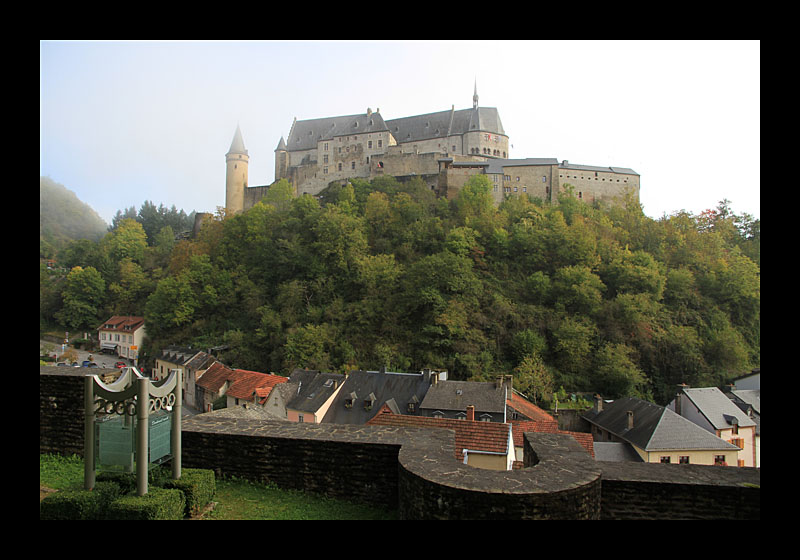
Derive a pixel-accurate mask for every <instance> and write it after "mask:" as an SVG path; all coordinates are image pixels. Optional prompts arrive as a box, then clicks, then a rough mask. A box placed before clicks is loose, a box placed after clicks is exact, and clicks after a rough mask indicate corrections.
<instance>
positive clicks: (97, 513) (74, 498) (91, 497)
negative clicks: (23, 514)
mask: <svg viewBox="0 0 800 560" xmlns="http://www.w3.org/2000/svg"><path fill="white" fill-rule="evenodd" d="M119 495H120V489H119V486H117V484H115V483H114V482H110V481H106V482H98V483H97V484H95V487H94V490H83V489H81V490H75V489H70V490H62V491H60V492H56V493H55V494H51V495H49V496H47V497H45V498H44V499H43V500H42V501H41V502H39V519H42V520H48V521H49V520H74V519H87V520H97V519H104V518H106V515H107V512H108V509H109V505H110V504H111V503H112V502H113V501H114V500H116V499H117V498H118V497H119Z"/></svg>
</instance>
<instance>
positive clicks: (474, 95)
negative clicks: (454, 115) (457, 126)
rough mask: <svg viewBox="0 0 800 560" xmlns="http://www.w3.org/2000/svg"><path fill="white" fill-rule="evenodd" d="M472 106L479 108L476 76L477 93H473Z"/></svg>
mask: <svg viewBox="0 0 800 560" xmlns="http://www.w3.org/2000/svg"><path fill="white" fill-rule="evenodd" d="M472 108H473V109H477V108H478V78H475V93H473V94H472Z"/></svg>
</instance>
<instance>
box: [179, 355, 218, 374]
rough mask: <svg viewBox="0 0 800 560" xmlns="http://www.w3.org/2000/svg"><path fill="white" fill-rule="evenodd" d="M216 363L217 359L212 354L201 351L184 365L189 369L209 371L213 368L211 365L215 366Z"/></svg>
mask: <svg viewBox="0 0 800 560" xmlns="http://www.w3.org/2000/svg"><path fill="white" fill-rule="evenodd" d="M216 361H217V359H216V358H215V357H214V356H212V355H211V354H208V353H207V352H202V351H200V352H198V353H197V354H195V355H194V356H193V357H192V358H191V359H190V360H189V361H187V362H186V363H185V364H183V365H185V366H186V367H187V368H191V369H196V370H202V369H208V368H209V367H211V364H213V363H214V362H216Z"/></svg>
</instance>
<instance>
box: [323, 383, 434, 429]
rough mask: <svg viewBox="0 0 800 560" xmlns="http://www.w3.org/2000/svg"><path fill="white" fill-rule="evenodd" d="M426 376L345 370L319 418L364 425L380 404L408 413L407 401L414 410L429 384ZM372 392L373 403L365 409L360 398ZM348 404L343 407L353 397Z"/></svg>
mask: <svg viewBox="0 0 800 560" xmlns="http://www.w3.org/2000/svg"><path fill="white" fill-rule="evenodd" d="M430 385H431V383H430V376H429V375H428V376H426V375H425V374H423V373H397V372H379V371H361V370H359V371H351V372H348V374H347V378H346V379H345V381H344V386H343V387H342V390H341V391H339V394H338V395H337V397H336V399H335V400H334V401H333V404H331V407H330V408H329V409H328V412H327V413H326V414H325V416H324V417H323V419H322V421H323V422H330V423H333V424H365V423H366V422H367V420H369V419H370V418H372V417H373V416H375V415H376V414H377V413H378V411H379V410H380V409H381V407H382V406H383V405H384V403H386V404H388V406H389V408H390V409H391V410H392V411H393V412H395V413H399V414H408V413H409V412H408V403H409V402H412V401H413V402H414V404H415V405H416V406H415V412H414V414H419V407H420V403H421V402H422V400H423V399H424V398H425V394H426V393H427V392H428V388H429V387H430ZM370 394H372V395H373V396H374V399H375V400H374V402H373V405H372V407H371V408H370V409H369V410H366V409H365V406H364V399H365V398H366V397H367V396H369V395H370ZM353 395H355V397H354V398H355V402H354V404H353V406H352V407H349V408H348V407H346V406H345V401H346V400H347V399H350V398H353V397H352V396H353Z"/></svg>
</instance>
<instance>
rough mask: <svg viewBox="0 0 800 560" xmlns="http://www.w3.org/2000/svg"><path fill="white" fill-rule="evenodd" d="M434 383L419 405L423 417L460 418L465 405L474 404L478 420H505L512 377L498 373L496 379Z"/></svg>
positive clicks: (461, 418) (465, 411) (465, 407)
mask: <svg viewBox="0 0 800 560" xmlns="http://www.w3.org/2000/svg"><path fill="white" fill-rule="evenodd" d="M432 381H433V383H432V384H431V386H430V388H429V389H428V393H427V394H426V395H425V398H424V399H423V400H422V403H421V404H420V411H421V413H422V415H423V416H430V417H432V418H452V419H455V420H463V419H464V418H466V416H467V406H473V407H475V419H476V420H477V421H479V422H500V423H504V422H505V421H506V400H507V398H508V396H509V395H510V394H511V376H510V375H507V376H500V377H499V378H498V379H497V380H496V381H492V382H479V381H448V380H445V381H439V380H438V378H437V377H433V378H432Z"/></svg>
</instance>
